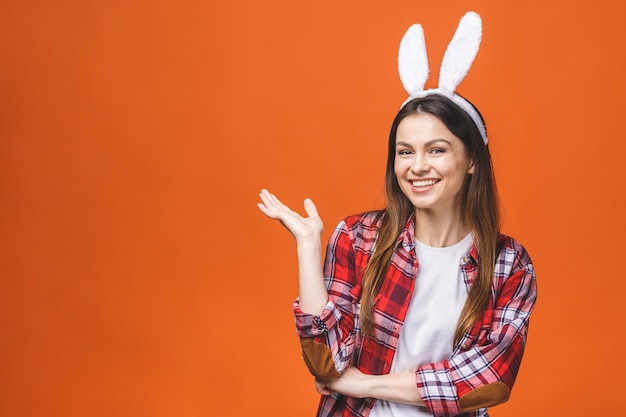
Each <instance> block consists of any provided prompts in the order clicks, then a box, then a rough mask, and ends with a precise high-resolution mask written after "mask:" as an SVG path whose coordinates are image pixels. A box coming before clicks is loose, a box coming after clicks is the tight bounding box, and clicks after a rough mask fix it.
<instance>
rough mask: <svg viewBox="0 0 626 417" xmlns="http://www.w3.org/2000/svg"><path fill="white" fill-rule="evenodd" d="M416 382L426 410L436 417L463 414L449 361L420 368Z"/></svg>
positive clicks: (416, 375) (416, 374)
mask: <svg viewBox="0 0 626 417" xmlns="http://www.w3.org/2000/svg"><path fill="white" fill-rule="evenodd" d="M415 381H416V383H417V389H418V390H419V393H420V395H421V396H422V400H424V404H425V405H426V408H428V410H429V411H430V412H431V413H433V415H435V416H450V415H452V416H455V415H457V414H461V408H460V405H459V398H458V395H457V391H456V386H455V385H454V383H453V382H452V379H451V378H450V370H449V366H448V361H442V362H437V363H431V364H427V365H423V366H421V367H419V368H418V369H417V371H416V373H415Z"/></svg>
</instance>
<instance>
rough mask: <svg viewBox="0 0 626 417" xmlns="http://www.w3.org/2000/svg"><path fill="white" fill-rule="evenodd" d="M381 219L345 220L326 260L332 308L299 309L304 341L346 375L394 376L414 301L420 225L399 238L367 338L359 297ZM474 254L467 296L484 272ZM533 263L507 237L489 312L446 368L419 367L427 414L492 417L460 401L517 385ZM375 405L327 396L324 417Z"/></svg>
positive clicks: (466, 261) (465, 271)
mask: <svg viewBox="0 0 626 417" xmlns="http://www.w3.org/2000/svg"><path fill="white" fill-rule="evenodd" d="M379 214H380V213H377V212H369V213H365V214H362V215H356V216H351V217H349V218H347V219H345V220H344V221H342V222H341V223H340V224H339V225H338V226H337V228H336V229H335V232H334V233H333V235H332V237H331V239H330V242H329V244H328V249H327V253H326V261H325V267H324V275H325V280H326V284H327V288H328V295H329V302H328V305H327V306H326V308H325V310H324V312H323V313H322V314H321V315H320V316H312V315H310V314H305V313H303V312H302V311H301V310H300V309H299V306H298V301H297V300H296V303H295V304H294V312H295V316H296V327H297V332H298V336H300V337H305V338H311V337H313V338H314V340H315V342H318V343H324V344H326V345H327V346H328V347H330V350H331V352H332V355H333V360H334V363H335V368H336V369H337V371H339V372H343V370H344V369H345V368H346V367H347V366H348V365H353V366H356V367H358V368H359V369H360V370H361V371H362V372H364V373H367V374H373V375H381V374H387V373H389V370H390V368H391V363H392V360H393V356H394V353H395V350H396V346H397V345H398V338H399V336H400V328H401V327H402V324H403V322H404V318H405V316H406V312H407V309H408V306H409V302H410V300H411V296H412V293H413V288H414V284H415V278H416V276H417V267H418V260H417V258H416V256H415V244H414V221H413V219H411V220H410V221H409V222H408V223H407V225H406V227H405V228H404V230H403V232H402V233H401V235H400V237H399V239H398V246H397V249H396V251H395V253H394V255H393V257H392V260H391V267H390V268H389V270H388V272H387V274H386V276H385V279H384V282H383V285H382V288H381V290H380V293H379V294H378V296H377V297H376V301H375V303H376V309H375V313H374V321H375V327H374V329H373V338H372V339H371V340H370V339H365V340H364V339H362V338H361V334H360V325H359V310H360V305H359V298H360V294H361V282H362V278H363V271H364V269H365V265H366V264H367V261H368V259H369V257H370V256H371V254H372V253H373V251H374V242H375V240H376V237H377V235H378V228H379V226H380V216H379ZM477 266H478V264H477V252H476V247H473V248H472V250H471V251H470V253H468V254H467V256H465V257H464V258H463V259H462V265H461V273H462V275H463V277H464V279H465V283H466V285H467V288H468V291H469V289H470V288H471V285H472V282H473V280H474V278H475V276H476V273H477V271H478V268H477ZM536 295H537V291H536V281H535V274H534V271H533V266H532V263H531V260H530V258H529V256H528V254H527V253H526V251H525V250H524V248H523V247H522V246H521V245H520V244H519V243H517V242H516V241H515V240H514V239H512V238H510V237H507V236H504V235H502V236H501V238H500V251H499V254H498V257H497V260H496V265H495V272H494V280H493V286H492V298H491V302H490V308H488V309H487V311H486V312H485V313H484V314H483V316H482V318H481V319H480V320H478V322H477V323H476V324H475V326H474V327H473V329H472V330H471V331H470V332H468V333H467V334H465V336H464V337H463V338H462V340H461V342H460V343H459V344H458V346H455V347H454V352H453V354H452V356H451V357H450V358H449V359H448V360H445V361H442V362H437V363H430V364H416V384H417V388H418V390H419V392H420V394H421V396H422V398H423V400H424V403H425V404H426V407H427V408H428V409H429V410H430V411H431V412H432V413H433V415H436V416H456V415H463V416H485V415H486V409H480V410H476V411H475V412H471V413H465V414H461V411H460V406H459V398H460V397H462V396H463V395H464V394H467V393H468V392H470V391H472V390H474V389H476V388H479V387H481V386H484V385H486V384H489V383H491V382H496V381H500V382H503V383H505V384H506V385H507V386H508V387H509V388H511V387H512V386H513V382H514V380H515V376H516V375H517V371H518V369H519V365H520V362H521V359H522V354H523V351H524V345H525V341H526V334H527V331H528V320H529V317H530V313H531V311H532V309H533V306H534V303H535V299H536ZM375 402H376V400H375V399H373V398H352V397H345V396H342V395H339V394H335V395H330V396H322V398H321V401H320V406H319V409H318V414H317V415H318V417H322V416H324V417H325V416H359V417H366V416H367V415H369V413H370V411H371V409H372V407H373V406H374V403H375Z"/></svg>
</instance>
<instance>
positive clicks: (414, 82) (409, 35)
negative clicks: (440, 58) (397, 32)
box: [398, 25, 428, 95]
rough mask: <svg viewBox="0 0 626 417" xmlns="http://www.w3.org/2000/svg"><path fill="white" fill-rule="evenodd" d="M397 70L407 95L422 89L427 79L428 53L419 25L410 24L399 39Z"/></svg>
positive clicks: (422, 31)
mask: <svg viewBox="0 0 626 417" xmlns="http://www.w3.org/2000/svg"><path fill="white" fill-rule="evenodd" d="M398 72H399V73H400V80H401V81H402V85H403V86H404V89H405V90H406V92H407V93H409V95H411V94H413V93H415V92H418V91H422V90H423V89H424V86H425V85H426V80H428V55H427V54H426V41H425V40H424V30H423V29H422V26H421V25H411V27H410V28H409V30H407V31H406V33H405V34H404V37H403V38H402V41H400V50H399V51H398Z"/></svg>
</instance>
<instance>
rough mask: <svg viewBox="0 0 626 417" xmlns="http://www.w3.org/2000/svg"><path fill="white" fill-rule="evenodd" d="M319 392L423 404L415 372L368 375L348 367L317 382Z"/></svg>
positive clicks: (417, 404)
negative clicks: (325, 379)
mask: <svg viewBox="0 0 626 417" xmlns="http://www.w3.org/2000/svg"><path fill="white" fill-rule="evenodd" d="M320 388H321V389H322V391H320V392H325V393H329V392H333V391H334V392H338V393H340V394H343V395H346V396H348V397H356V398H376V399H379V400H384V401H390V402H395V403H402V404H411V405H416V406H424V401H423V400H422V397H421V396H420V393H419V391H418V390H417V383H416V381H415V373H413V372H407V373H401V374H387V375H368V374H364V373H362V372H361V371H359V370H358V369H356V368H354V367H349V368H347V369H346V370H345V372H344V373H343V374H342V375H341V376H340V377H339V378H337V379H335V380H333V381H330V382H327V383H324V382H321V381H319V382H318V389H320Z"/></svg>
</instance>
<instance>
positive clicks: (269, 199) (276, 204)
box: [259, 189, 292, 212]
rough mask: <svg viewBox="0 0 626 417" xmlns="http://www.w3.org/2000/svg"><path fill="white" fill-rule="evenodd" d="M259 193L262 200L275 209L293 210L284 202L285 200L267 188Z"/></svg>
mask: <svg viewBox="0 0 626 417" xmlns="http://www.w3.org/2000/svg"><path fill="white" fill-rule="evenodd" d="M259 195H260V197H261V200H263V202H264V203H265V205H266V206H268V207H271V208H273V209H275V210H283V211H287V212H292V210H291V209H290V208H289V207H287V206H286V205H285V204H283V202H282V201H280V200H279V199H278V197H276V196H275V195H274V194H272V193H270V192H269V191H267V190H265V189H264V190H261V194H259Z"/></svg>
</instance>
